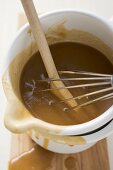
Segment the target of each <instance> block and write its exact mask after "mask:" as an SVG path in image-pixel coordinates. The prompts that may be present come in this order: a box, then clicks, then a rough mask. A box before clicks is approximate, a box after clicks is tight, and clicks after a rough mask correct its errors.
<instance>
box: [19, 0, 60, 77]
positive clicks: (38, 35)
mask: <svg viewBox="0 0 113 170" xmlns="http://www.w3.org/2000/svg"><path fill="white" fill-rule="evenodd" d="M21 2H22V5H23V7H24V10H25V12H26V15H27V18H28V21H29V23H30V26H31V30H32V32H33V35H34V38H35V41H36V43H37V46H38V49H39V51H40V54H41V57H42V60H43V62H44V65H45V68H46V71H47V73H48V76H49V78H59V75H58V72H57V70H56V66H55V64H54V61H53V58H52V55H51V52H50V49H49V47H48V43H47V40H46V38H45V35H44V32H43V29H42V27H41V24H40V21H39V18H38V15H37V12H36V9H35V7H34V4H33V1H32V0H21Z"/></svg>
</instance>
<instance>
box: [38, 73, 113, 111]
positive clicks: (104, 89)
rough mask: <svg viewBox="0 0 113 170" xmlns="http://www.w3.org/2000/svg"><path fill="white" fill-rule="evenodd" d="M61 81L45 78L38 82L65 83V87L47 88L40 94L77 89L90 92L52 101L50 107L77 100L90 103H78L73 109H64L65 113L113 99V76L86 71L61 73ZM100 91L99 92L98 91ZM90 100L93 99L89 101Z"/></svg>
mask: <svg viewBox="0 0 113 170" xmlns="http://www.w3.org/2000/svg"><path fill="white" fill-rule="evenodd" d="M58 73H59V75H60V79H50V78H44V79H43V80H38V81H41V82H47V83H51V82H52V81H63V82H64V84H65V87H60V88H47V89H42V90H40V92H47V91H53V90H54V91H56V90H62V89H64V88H67V89H70V90H71V89H77V88H82V89H84V88H88V92H87V91H86V93H85V94H82V95H78V96H73V98H67V99H64V100H60V101H53V100H50V101H49V104H50V105H56V104H58V103H65V102H66V101H68V100H72V99H75V100H77V101H80V100H81V99H85V98H86V99H87V98H88V101H86V100H85V101H84V100H83V102H82V103H81V102H77V103H78V105H77V106H75V107H71V108H67V107H65V108H63V110H64V111H70V110H73V109H77V108H81V107H84V106H87V105H89V104H92V103H94V102H97V101H101V100H107V99H110V98H113V75H112V74H100V73H93V72H86V71H59V72H58ZM67 82H68V83H69V82H73V84H72V85H68V83H67ZM97 89H98V90H97ZM95 96H96V97H95ZM89 98H91V99H90V100H89Z"/></svg>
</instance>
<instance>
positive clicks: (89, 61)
mask: <svg viewBox="0 0 113 170" xmlns="http://www.w3.org/2000/svg"><path fill="white" fill-rule="evenodd" d="M50 50H51V52H52V56H53V59H54V62H55V65H56V67H57V70H85V71H91V72H98V73H113V65H112V64H111V63H110V61H109V60H108V59H107V58H106V56H105V55H104V54H102V53H101V52H99V51H98V50H96V49H94V48H92V47H89V46H87V45H83V44H80V43H75V42H60V43H55V44H53V45H50ZM46 77H47V74H46V70H45V68H44V65H43V62H42V60H41V56H40V54H39V52H37V53H35V54H34V55H33V56H32V57H31V58H30V60H29V61H28V62H27V64H26V65H25V67H24V69H23V72H22V75H21V80H20V91H21V96H22V99H23V102H24V104H25V106H26V107H27V108H28V109H29V110H30V112H31V113H32V114H33V115H34V116H35V117H37V118H39V119H41V120H44V121H46V122H49V123H53V124H58V125H75V124H80V123H84V122H87V121H90V120H92V119H94V118H96V117H97V116H99V115H101V114H102V113H103V112H104V111H106V110H107V109H108V108H109V107H110V106H111V105H112V103H113V99H109V100H106V101H101V102H97V103H95V104H91V105H89V106H86V107H84V108H82V109H78V110H77V111H76V113H75V111H70V112H64V111H63V108H64V107H66V106H65V104H64V103H58V102H57V103H58V104H57V105H51V106H50V105H49V104H48V103H49V101H50V100H53V101H59V99H58V98H56V97H55V96H54V95H53V94H52V93H51V92H39V91H40V90H42V89H45V88H49V87H50V83H49V82H48V83H46V82H45V83H44V82H39V81H38V80H39V79H45V78H46ZM63 77H66V75H65V76H64V75H63ZM64 83H65V85H73V84H74V82H73V81H64ZM98 89H99V88H96V90H98ZM70 91H71V93H72V94H73V96H78V95H81V94H83V93H86V92H89V91H90V89H88V88H85V89H73V90H72V89H71V90H70ZM85 101H89V98H86V99H85Z"/></svg>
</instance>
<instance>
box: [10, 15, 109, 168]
mask: <svg viewBox="0 0 113 170" xmlns="http://www.w3.org/2000/svg"><path fill="white" fill-rule="evenodd" d="M26 21H27V20H26V17H25V16H24V15H23V14H20V16H19V24H18V28H20V27H21V26H22V25H23V24H24V23H25V22H26ZM32 147H33V143H32V140H31V139H30V138H29V137H28V136H27V135H26V134H19V135H15V134H14V135H12V140H11V154H10V159H13V158H16V157H18V156H19V155H21V154H22V153H24V152H26V151H29V150H30V149H31V148H32ZM48 153H49V152H48ZM37 154H38V153H37ZM55 155H56V159H55V161H56V162H54V166H53V167H54V168H52V169H51V170H54V169H55V170H110V167H109V159H108V152H107V143H106V139H104V140H101V141H99V142H98V143H97V144H96V145H94V146H93V147H91V148H90V149H88V150H86V151H84V152H81V153H77V154H55ZM70 156H71V157H73V158H74V160H75V164H74V167H72V168H68V169H67V168H66V167H64V166H63V165H64V161H65V160H66V159H68V157H70ZM55 166H56V168H55ZM59 167H60V168H59ZM18 170H20V169H18ZM31 170H32V169H31ZM37 170H40V169H37ZM45 170H46V169H45Z"/></svg>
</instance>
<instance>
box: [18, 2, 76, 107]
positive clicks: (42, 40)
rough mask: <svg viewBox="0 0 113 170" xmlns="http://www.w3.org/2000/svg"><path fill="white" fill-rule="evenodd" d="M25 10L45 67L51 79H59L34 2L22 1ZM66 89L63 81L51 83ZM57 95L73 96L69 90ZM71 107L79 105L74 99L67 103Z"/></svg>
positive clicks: (53, 86)
mask: <svg viewBox="0 0 113 170" xmlns="http://www.w3.org/2000/svg"><path fill="white" fill-rule="evenodd" d="M21 2H22V5H23V8H24V10H25V13H26V16H27V18H28V21H29V24H30V27H31V30H32V33H33V35H34V38H35V41H36V44H37V46H38V49H39V52H40V54H41V57H42V60H43V63H44V65H45V68H46V71H47V73H48V76H49V78H54V79H59V78H60V77H59V75H58V72H57V69H56V66H55V64H54V61H53V58H52V55H51V52H50V49H49V46H48V43H47V40H46V37H45V34H44V32H43V30H42V27H41V24H40V21H39V18H38V15H37V12H36V9H35V6H34V4H33V1H32V0H21ZM60 87H65V85H64V84H63V82H62V81H53V82H52V83H51V88H60ZM54 93H55V95H56V96H57V97H59V98H60V99H67V98H72V97H73V96H72V94H71V93H70V91H69V90H68V89H62V90H57V91H54ZM66 103H67V104H68V106H69V107H74V106H76V105H77V103H76V101H75V100H74V99H71V100H69V101H66Z"/></svg>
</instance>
